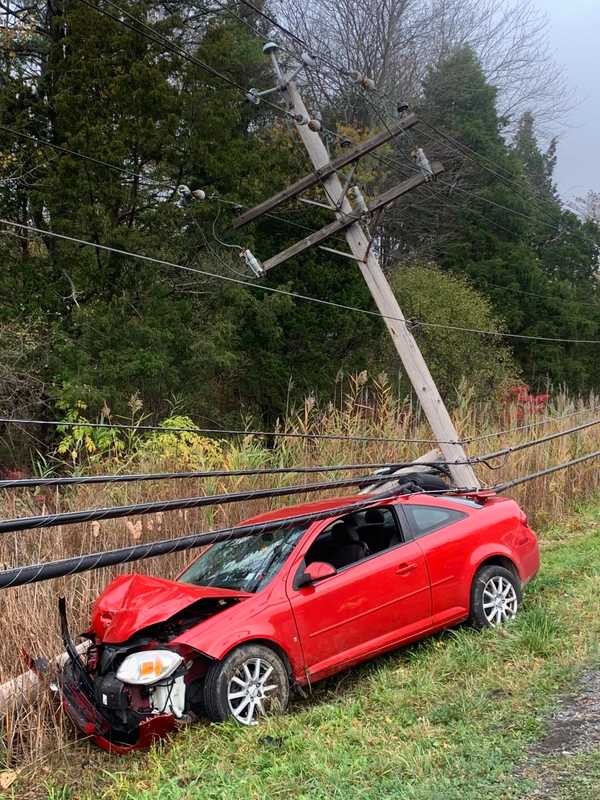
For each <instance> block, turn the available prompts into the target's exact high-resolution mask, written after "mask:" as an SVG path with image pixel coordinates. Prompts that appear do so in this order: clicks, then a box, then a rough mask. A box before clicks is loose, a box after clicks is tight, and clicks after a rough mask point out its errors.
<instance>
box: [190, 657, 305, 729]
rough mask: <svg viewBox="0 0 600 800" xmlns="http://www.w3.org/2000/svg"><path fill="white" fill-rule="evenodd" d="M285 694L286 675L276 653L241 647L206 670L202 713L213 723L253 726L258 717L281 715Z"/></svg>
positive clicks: (287, 682) (287, 685)
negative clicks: (231, 721) (234, 723)
mask: <svg viewBox="0 0 600 800" xmlns="http://www.w3.org/2000/svg"><path fill="white" fill-rule="evenodd" d="M289 694H290V681H289V677H288V673H287V670H286V668H285V665H284V663H283V661H282V660H281V658H280V657H279V656H278V655H277V653H275V651H274V650H271V648H270V647H265V646H263V645H259V644H249V645H241V646H240V647H238V648H236V649H235V650H233V651H232V652H231V653H229V655H228V656H226V657H225V658H224V659H223V660H222V661H216V662H215V663H214V664H211V666H210V667H209V669H208V672H207V673H206V676H205V679H204V710H205V713H206V715H207V717H208V718H209V719H210V720H212V721H213V722H224V721H225V720H227V719H234V720H235V721H236V722H238V723H239V724H241V725H257V724H258V721H259V719H260V717H261V716H264V715H267V714H275V713H281V712H283V711H285V709H286V707H287V704H288V699H289Z"/></svg>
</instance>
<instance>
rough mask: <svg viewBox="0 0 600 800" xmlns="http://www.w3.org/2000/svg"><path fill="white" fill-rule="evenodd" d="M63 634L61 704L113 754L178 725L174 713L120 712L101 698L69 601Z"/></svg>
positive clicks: (141, 744) (146, 743) (144, 743)
mask: <svg viewBox="0 0 600 800" xmlns="http://www.w3.org/2000/svg"><path fill="white" fill-rule="evenodd" d="M59 614H60V623H61V634H62V639H63V643H64V645H65V650H66V652H67V655H68V659H67V661H66V663H65V666H64V667H63V669H62V670H61V672H60V674H59V677H58V690H59V693H60V699H61V704H62V706H63V708H64V709H65V711H66V712H67V714H68V716H69V718H70V719H71V720H72V722H73V723H74V724H75V725H76V727H78V728H79V729H80V730H81V731H83V733H85V734H86V735H87V736H90V737H91V738H92V739H93V740H94V742H95V743H96V744H97V745H98V746H99V747H102V748H103V749H104V750H108V751H109V752H112V753H128V752H130V751H131V750H141V749H144V748H146V747H150V745H151V744H152V742H154V741H156V740H157V739H160V738H162V737H164V736H166V735H167V734H168V733H170V732H171V731H173V730H174V729H175V728H176V727H177V724H178V721H177V719H176V718H175V716H174V715H173V714H171V713H168V714H165V713H157V712H155V711H151V710H144V711H143V710H136V709H135V708H133V707H132V708H127V709H124V708H120V709H119V711H120V713H117V712H116V711H115V710H114V709H111V708H110V707H105V706H103V705H101V703H99V701H98V691H97V687H96V683H95V679H94V676H93V675H92V674H91V673H90V671H89V670H88V668H87V666H86V664H85V663H84V662H83V660H82V658H81V655H80V654H79V653H78V652H77V648H76V647H75V644H74V642H73V639H72V638H71V634H70V633H69V628H68V624H67V613H66V604H65V600H64V598H63V597H61V598H60V600H59Z"/></svg>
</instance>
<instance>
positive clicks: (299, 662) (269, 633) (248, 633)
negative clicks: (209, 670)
mask: <svg viewBox="0 0 600 800" xmlns="http://www.w3.org/2000/svg"><path fill="white" fill-rule="evenodd" d="M251 642H256V643H261V644H265V645H266V646H267V647H271V648H272V649H273V650H275V651H276V652H279V653H281V654H283V655H284V656H285V658H286V659H287V661H288V662H289V665H290V669H291V672H292V675H293V677H294V680H297V681H302V682H303V681H304V661H303V658H302V651H301V648H300V644H299V642H298V641H296V642H295V643H294V642H293V643H292V644H293V645H295V646H293V647H290V646H289V642H287V641H286V642H283V641H282V640H281V637H278V636H277V635H276V632H275V631H274V630H273V629H270V628H252V630H249V629H245V630H240V631H235V632H234V631H228V632H227V636H223V637H215V639H214V640H212V641H209V642H202V653H203V655H205V656H208V658H210V659H212V660H214V661H222V660H223V659H224V658H225V657H226V656H227V655H228V654H229V653H230V652H231V651H232V650H235V649H236V648H237V647H240V646H241V645H244V644H249V643H251Z"/></svg>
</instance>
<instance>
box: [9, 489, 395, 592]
mask: <svg viewBox="0 0 600 800" xmlns="http://www.w3.org/2000/svg"><path fill="white" fill-rule="evenodd" d="M397 494H398V492H397V491H396V490H392V491H389V492H382V493H380V494H376V495H371V496H370V497H369V498H368V499H365V500H361V501H358V502H356V503H350V504H346V505H343V506H336V505H335V502H334V503H332V507H330V508H327V509H325V510H323V511H318V512H312V513H310V514H302V515H298V516H292V517H286V518H285V519H279V520H274V521H272V522H263V523H261V524H258V525H257V524H256V523H255V524H251V525H243V526H241V525H240V526H237V527H235V528H221V529H219V530H213V531H209V532H206V533H192V534H190V535H188V536H181V537H178V538H176V539H162V540H159V541H154V542H147V543H145V544H135V545H131V546H130V547H121V548H118V549H115V550H108V551H106V550H105V551H101V552H99V553H90V554H87V555H81V556H75V557H73V558H66V559H61V560H59V561H49V562H48V561H47V562H45V563H41V564H31V565H27V566H22V567H13V568H11V569H7V570H3V571H1V572H0V589H9V588H11V587H15V586H23V585H25V584H28V583H37V582H39V581H44V580H50V579H52V578H59V577H65V576H67V575H75V574H76V573H79V572H88V571H90V570H94V569H99V568H101V567H108V566H113V565H116V564H128V563H130V562H131V561H140V560H142V559H146V558H153V557H154V556H161V555H170V554H172V553H178V552H181V551H184V550H190V549H193V548H197V547H204V546H205V545H208V544H214V543H215V542H222V541H231V540H233V539H240V538H243V537H246V536H251V535H253V534H256V533H266V532H267V531H272V530H277V529H278V528H281V527H282V526H284V525H285V526H288V525H289V526H293V525H302V524H305V523H313V522H318V521H319V520H323V519H329V518H330V517H332V516H336V515H338V514H342V513H344V514H347V513H352V512H354V511H361V510H362V509H365V508H369V507H370V506H372V505H374V504H375V503H379V502H381V501H382V500H384V499H386V498H390V497H394V496H396V495H397Z"/></svg>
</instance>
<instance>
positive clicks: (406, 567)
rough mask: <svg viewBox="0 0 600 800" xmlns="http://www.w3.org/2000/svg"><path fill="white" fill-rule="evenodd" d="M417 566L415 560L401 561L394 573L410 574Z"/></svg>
mask: <svg viewBox="0 0 600 800" xmlns="http://www.w3.org/2000/svg"><path fill="white" fill-rule="evenodd" d="M416 568H417V564H416V561H403V562H402V564H399V565H398V567H397V569H396V575H410V573H411V572H414V571H415V570H416Z"/></svg>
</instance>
